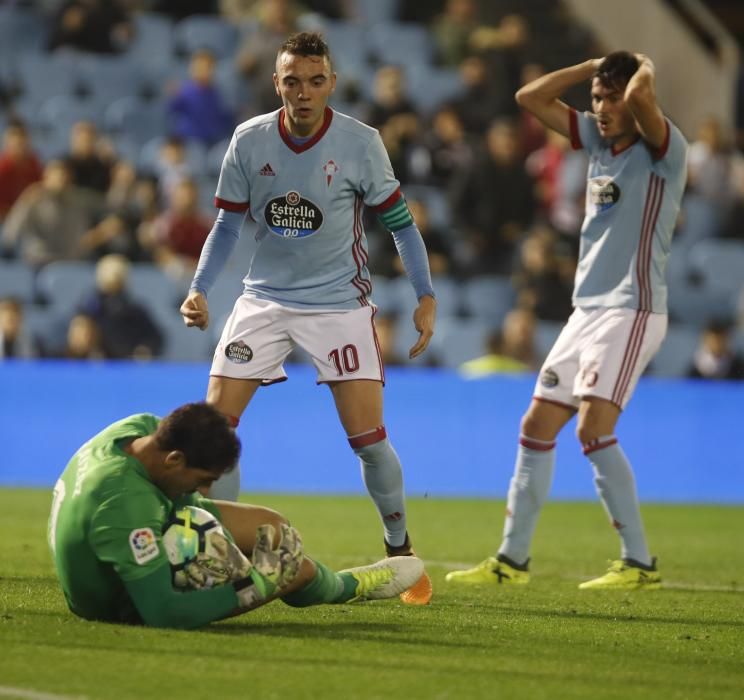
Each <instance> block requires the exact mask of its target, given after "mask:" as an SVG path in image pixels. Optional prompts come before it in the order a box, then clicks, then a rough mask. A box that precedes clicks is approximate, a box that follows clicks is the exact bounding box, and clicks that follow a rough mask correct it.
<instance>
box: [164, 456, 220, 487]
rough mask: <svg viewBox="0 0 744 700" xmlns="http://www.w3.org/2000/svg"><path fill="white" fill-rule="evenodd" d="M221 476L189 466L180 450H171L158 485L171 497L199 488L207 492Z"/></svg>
mask: <svg viewBox="0 0 744 700" xmlns="http://www.w3.org/2000/svg"><path fill="white" fill-rule="evenodd" d="M219 477H220V475H219V474H216V473H215V472H213V471H210V470H208V469H202V468H201V467H190V466H188V465H187V464H186V462H185V460H184V459H183V455H182V454H181V453H180V452H171V453H169V455H168V458H166V469H164V470H163V471H162V472H161V474H160V479H158V482H157V485H158V487H159V488H160V490H161V491H162V492H163V493H164V494H165V495H166V496H168V497H169V498H177V497H178V496H183V495H184V494H187V493H193V492H194V491H197V490H198V491H201V492H202V493H206V491H208V490H209V487H210V486H212V484H213V483H214V482H215V481H216V480H217V479H218V478H219Z"/></svg>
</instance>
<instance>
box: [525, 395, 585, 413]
mask: <svg viewBox="0 0 744 700" xmlns="http://www.w3.org/2000/svg"><path fill="white" fill-rule="evenodd" d="M532 398H533V399H535V401H543V402H544V403H552V404H554V405H555V406H560V407H561V408H568V409H569V410H571V411H573V412H574V413H576V411H578V409H577V408H576V406H572V405H571V404H570V403H563V402H562V401H556V400H555V399H546V398H545V397H544V396H533V397H532Z"/></svg>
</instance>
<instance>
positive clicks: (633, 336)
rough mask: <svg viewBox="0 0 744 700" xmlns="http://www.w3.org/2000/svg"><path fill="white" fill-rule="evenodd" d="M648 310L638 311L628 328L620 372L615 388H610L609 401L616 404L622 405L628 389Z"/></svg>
mask: <svg viewBox="0 0 744 700" xmlns="http://www.w3.org/2000/svg"><path fill="white" fill-rule="evenodd" d="M648 317H649V312H648V311H638V312H637V313H636V317H635V319H634V321H633V326H632V327H631V329H630V336H629V337H628V343H627V345H626V346H625V354H624V356H623V361H622V364H621V365H620V372H619V373H618V376H617V381H616V382H615V388H614V389H613V390H612V398H611V399H610V401H611V402H612V403H614V404H616V405H617V406H622V403H623V396H625V392H626V391H627V390H628V386H629V385H630V379H631V377H632V376H633V370H634V368H635V366H636V363H637V362H638V356H639V355H640V353H641V345H642V344H643V337H644V336H645V335H646V325H647V324H646V321H647V320H648Z"/></svg>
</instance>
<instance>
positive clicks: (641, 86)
mask: <svg viewBox="0 0 744 700" xmlns="http://www.w3.org/2000/svg"><path fill="white" fill-rule="evenodd" d="M589 80H590V81H591V103H592V113H591V114H589V113H584V114H581V113H578V112H576V111H575V110H573V109H571V108H570V107H569V106H568V105H567V104H565V103H564V102H562V101H561V99H560V97H561V95H562V94H563V93H564V92H565V91H566V90H567V89H568V88H570V87H572V86H574V85H577V84H579V83H583V82H584V81H589ZM516 99H517V102H518V103H519V105H520V106H522V107H523V108H525V109H527V110H528V111H530V112H531V113H532V114H534V115H535V116H536V117H537V118H538V119H540V121H542V122H543V123H544V124H545V125H546V126H548V127H549V128H551V129H553V130H555V131H557V132H559V133H561V134H563V135H564V136H567V137H569V138H570V140H571V145H572V147H573V148H575V149H580V148H583V149H585V150H586V151H587V152H588V155H589V170H588V174H587V194H586V214H585V218H584V222H583V225H582V229H581V241H580V249H579V262H578V267H577V270H576V276H575V281H574V293H573V304H574V311H573V313H572V314H571V316H570V317H569V319H568V321H567V323H566V325H565V326H564V328H563V330H562V331H561V333H560V336H559V337H558V339H557V340H556V342H555V344H554V345H553V348H552V349H551V351H550V353H549V354H548V357H547V358H546V360H545V362H544V364H543V366H542V369H541V371H540V374H539V377H538V381H537V383H536V386H535V390H534V395H533V399H532V402H531V403H530V406H529V408H528V409H527V412H526V413H525V415H524V416H523V417H522V423H521V435H520V437H519V447H518V451H517V460H516V466H515V469H514V476H513V478H512V480H511V485H510V488H509V494H508V500H507V510H506V519H505V523H504V534H503V540H502V543H501V547H500V548H499V550H498V553H497V555H496V556H495V557H489V558H488V559H486V560H485V561H483V562H482V563H481V564H479V565H478V566H476V567H475V568H473V569H467V570H464V571H453V572H450V573H449V574H447V580H448V581H451V582H460V583H517V584H519V583H527V582H528V581H529V572H528V563H529V550H530V544H531V541H532V536H533V533H534V530H535V526H536V524H537V519H538V516H539V513H540V510H541V508H542V505H543V503H544V501H545V499H546V498H547V495H548V492H549V490H550V485H551V481H552V476H553V467H554V463H555V444H556V438H557V436H558V433H559V432H560V431H561V429H562V428H563V426H564V425H565V424H566V423H567V422H568V421H569V420H570V419H571V418H572V417H573V416H574V415H575V414H578V425H577V436H578V438H579V441H580V442H581V445H582V447H583V451H584V454H585V455H586V456H587V457H588V459H589V461H590V462H591V464H592V467H593V470H594V477H595V478H594V481H595V485H596V488H597V492H598V494H599V497H600V499H601V500H602V503H603V505H604V507H605V509H606V511H607V513H608V515H609V519H610V522H611V523H612V525H613V527H614V528H615V529H616V531H617V533H618V535H619V536H620V540H621V558H620V559H618V560H617V561H614V562H612V564H611V566H610V569H609V571H608V572H607V573H606V574H605V575H604V576H600V577H598V578H595V579H592V580H590V581H586V582H584V583H582V584H581V585H580V588H582V589H595V588H596V589H605V588H606V589H636V588H643V589H652V588H658V587H659V586H660V584H661V577H660V574H659V572H658V569H657V567H656V560H655V558H653V557H652V556H651V555H650V554H649V550H648V545H647V542H646V535H645V532H644V527H643V523H642V520H641V513H640V506H639V502H638V496H637V493H636V486H635V478H634V475H633V470H632V469H631V466H630V463H629V462H628V459H627V457H626V456H625V453H624V452H623V450H622V449H621V448H620V445H619V444H618V440H617V437H616V435H615V426H616V423H617V421H618V418H619V417H620V413H621V411H622V410H623V409H624V408H625V406H626V404H627V403H628V401H629V400H630V398H631V395H632V394H633V391H634V389H635V387H636V385H637V383H638V379H639V378H640V376H641V374H642V373H643V371H644V369H645V368H646V366H647V365H648V363H649V362H650V360H651V358H652V357H653V356H654V354H655V353H656V352H657V350H658V349H659V347H660V345H661V342H662V340H663V339H664V335H665V333H666V328H667V288H666V281H665V278H664V270H665V267H666V263H667V259H668V256H669V250H670V247H671V240H672V233H673V230H674V225H675V222H676V219H677V215H678V213H679V208H680V200H681V198H682V193H683V190H684V186H685V178H686V167H685V156H686V151H687V143H686V141H685V138H684V136H683V135H682V133H681V132H680V131H679V129H678V128H677V127H676V126H675V125H674V124H673V123H672V122H671V121H670V120H669V119H668V118H667V117H665V116H664V114H663V113H662V111H661V109H660V108H659V105H658V103H657V101H656V89H655V70H654V66H653V63H652V62H651V60H650V59H649V58H648V57H647V56H644V55H643V54H631V53H628V52H626V51H618V52H615V53H612V54H610V55H608V56H606V57H605V58H601V59H593V60H589V61H586V62H584V63H580V64H578V65H575V66H570V67H568V68H563V69H561V70H558V71H555V72H553V73H549V74H547V75H544V76H542V77H540V78H537V79H536V80H534V81H533V82H531V83H528V84H527V85H525V86H524V87H522V88H521V89H520V90H519V91H518V92H517V94H516Z"/></svg>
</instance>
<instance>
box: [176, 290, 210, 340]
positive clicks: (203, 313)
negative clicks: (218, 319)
mask: <svg viewBox="0 0 744 700" xmlns="http://www.w3.org/2000/svg"><path fill="white" fill-rule="evenodd" d="M180 311H181V316H183V322H184V323H185V324H186V325H187V326H188V327H189V328H191V326H196V327H197V328H201V329H202V330H203V331H204V330H206V329H207V326H208V325H209V307H208V305H207V298H206V297H205V296H204V295H203V294H202V293H201V292H189V295H188V296H187V297H186V299H185V300H184V302H183V304H181V309H180Z"/></svg>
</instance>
